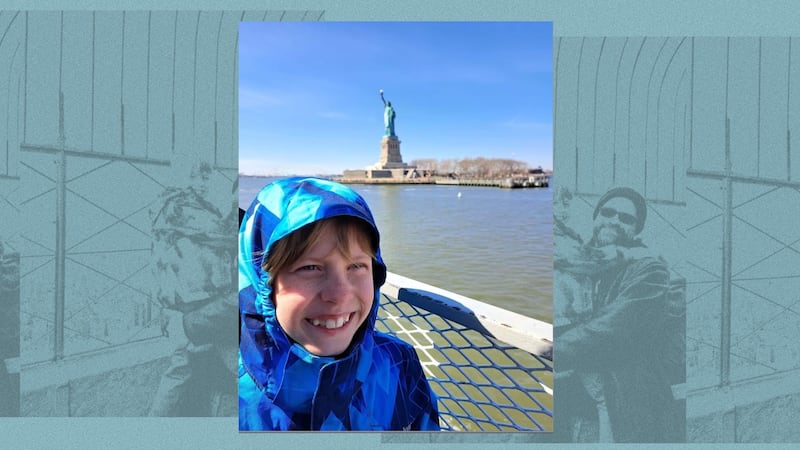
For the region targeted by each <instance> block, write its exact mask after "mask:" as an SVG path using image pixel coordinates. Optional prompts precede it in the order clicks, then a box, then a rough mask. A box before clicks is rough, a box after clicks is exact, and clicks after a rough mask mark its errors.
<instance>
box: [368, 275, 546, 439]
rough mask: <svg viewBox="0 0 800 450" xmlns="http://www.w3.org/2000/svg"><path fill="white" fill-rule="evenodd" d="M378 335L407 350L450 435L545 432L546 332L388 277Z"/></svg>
mask: <svg viewBox="0 0 800 450" xmlns="http://www.w3.org/2000/svg"><path fill="white" fill-rule="evenodd" d="M381 292H382V296H383V298H382V299H381V300H382V301H381V309H380V311H379V316H378V328H379V331H384V332H388V333H392V334H394V335H396V336H397V337H399V338H400V339H403V340H405V341H406V342H409V343H410V344H412V345H414V347H415V348H416V350H417V354H418V355H419V357H420V360H421V362H422V365H423V369H424V370H425V372H426V375H427V376H428V380H429V383H430V385H431V388H432V389H433V391H434V392H435V394H436V395H437V397H438V401H439V413H440V425H441V426H442V429H443V430H453V431H543V432H547V431H552V427H553V362H552V349H553V330H552V325H550V324H548V323H546V322H542V321H539V320H536V319H533V318H530V317H526V316H524V315H521V314H517V313H514V312H511V311H508V310H505V309H502V308H499V307H496V306H493V305H489V304H486V303H483V302H480V301H477V300H474V299H471V298H469V297H465V296H462V295H459V294H455V293H452V292H449V291H446V290H444V289H440V288H437V287H435V286H431V285H428V284H425V283H422V282H419V281H416V280H412V279H410V278H406V277H403V276H400V275H397V274H393V273H389V274H388V276H387V281H386V284H385V285H384V286H383V287H382V288H381Z"/></svg>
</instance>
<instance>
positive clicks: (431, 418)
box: [398, 347, 440, 431]
mask: <svg viewBox="0 0 800 450" xmlns="http://www.w3.org/2000/svg"><path fill="white" fill-rule="evenodd" d="M408 351H409V353H410V354H409V357H408V364H409V366H410V367H409V368H408V370H407V372H406V373H408V374H409V375H408V376H409V380H408V381H409V384H410V386H409V388H408V392H409V394H410V395H409V396H408V399H407V400H405V401H408V402H409V403H410V404H411V407H412V408H413V407H414V406H416V408H413V409H411V410H416V411H417V413H416V415H415V417H413V421H412V422H411V424H410V425H409V428H408V429H410V430H411V431H439V429H440V428H439V406H438V402H437V398H436V394H434V393H433V390H432V389H431V387H430V384H428V380H427V379H426V378H425V371H423V370H422V364H421V363H420V361H419V357H418V356H417V353H416V351H415V350H414V349H413V348H412V347H409V348H408ZM398 400H399V399H398Z"/></svg>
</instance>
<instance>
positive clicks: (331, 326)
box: [239, 178, 439, 430]
mask: <svg viewBox="0 0 800 450" xmlns="http://www.w3.org/2000/svg"><path fill="white" fill-rule="evenodd" d="M379 239H380V235H379V233H378V229H377V227H376V226H375V221H374V219H373V218H372V213H371V212H370V210H369V207H368V206H367V204H366V202H364V200H363V199H362V198H361V197H360V196H359V195H358V194H356V193H355V192H354V191H353V190H351V189H350V188H348V187H345V186H343V185H341V184H338V183H334V182H331V181H326V180H320V179H315V178H289V179H286V180H281V181H277V182H275V183H272V184H270V185H268V186H266V187H265V188H264V189H262V190H261V192H260V193H259V194H258V195H257V197H256V199H255V200H254V201H253V203H252V204H251V205H250V207H249V208H248V209H247V212H246V213H245V216H244V218H243V221H242V224H241V227H240V230H239V308H240V311H241V320H242V326H241V337H240V344H239V429H240V430H438V429H439V424H438V416H439V415H438V410H437V407H436V398H435V396H434V395H433V393H432V392H431V390H430V387H429V385H428V382H427V380H426V379H425V375H424V373H423V371H422V366H421V364H420V362H419V358H418V357H417V355H416V352H415V351H414V349H413V347H411V346H410V345H408V344H406V343H404V342H402V341H400V340H398V339H396V338H394V337H391V336H387V335H385V334H382V333H379V332H377V331H375V321H376V318H377V314H378V299H379V298H380V294H379V288H380V286H381V285H382V284H383V283H384V281H385V280H386V266H385V264H384V263H383V260H382V259H381V255H380V249H379Z"/></svg>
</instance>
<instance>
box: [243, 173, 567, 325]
mask: <svg viewBox="0 0 800 450" xmlns="http://www.w3.org/2000/svg"><path fill="white" fill-rule="evenodd" d="M275 179H276V178H271V177H246V176H242V177H240V178H239V205H240V207H242V208H247V206H248V205H249V204H250V202H251V201H252V200H253V198H254V197H255V195H256V194H257V193H258V191H259V190H260V189H261V188H262V187H263V186H264V185H266V184H267V183H269V182H271V181H273V180H275ZM351 187H352V188H353V189H354V190H356V191H357V192H358V193H359V194H361V195H362V196H363V197H364V199H365V200H366V201H367V203H369V205H370V208H371V209H372V212H373V214H374V215H375V220H376V221H377V223H378V227H379V228H380V231H381V251H382V252H383V258H384V260H385V262H386V264H387V266H388V268H389V271H391V272H394V273H397V274H400V275H403V276H406V277H409V278H413V279H416V280H419V281H422V282H425V283H428V284H431V285H434V286H437V287H440V288H443V289H447V290H449V291H452V292H455V293H458V294H461V295H464V296H467V297H471V298H474V299H476V300H480V301H482V302H485V303H489V304H492V305H495V306H499V307H501V308H505V309H508V310H510V311H514V312H517V313H520V314H524V315H526V316H529V317H533V318H536V319H539V320H544V321H546V322H549V323H552V317H553V308H552V304H553V256H552V255H553V231H552V230H553V214H552V191H551V188H532V189H500V188H495V187H471V186H437V185H351Z"/></svg>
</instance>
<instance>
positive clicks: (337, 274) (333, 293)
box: [321, 270, 351, 303]
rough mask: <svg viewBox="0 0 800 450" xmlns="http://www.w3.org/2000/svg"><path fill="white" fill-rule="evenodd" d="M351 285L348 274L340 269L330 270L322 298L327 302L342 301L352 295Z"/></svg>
mask: <svg viewBox="0 0 800 450" xmlns="http://www.w3.org/2000/svg"><path fill="white" fill-rule="evenodd" d="M350 292H351V287H350V282H349V280H348V279H347V274H346V273H345V272H341V271H338V270H334V271H330V272H328V276H327V277H326V280H325V286H324V287H323V288H322V293H321V294H322V295H321V297H322V300H323V301H326V302H332V303H335V302H340V301H343V300H345V299H346V298H347V296H348V295H350Z"/></svg>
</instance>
